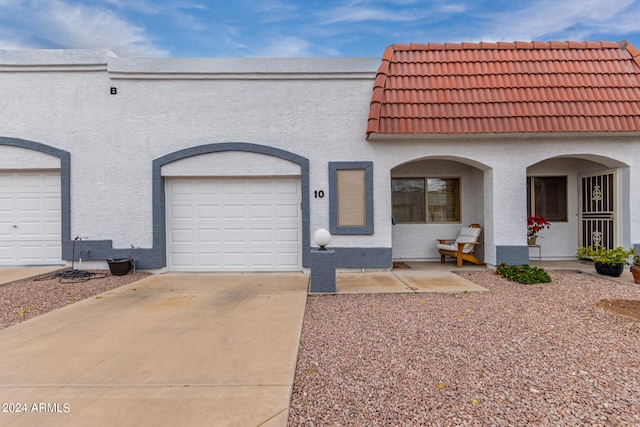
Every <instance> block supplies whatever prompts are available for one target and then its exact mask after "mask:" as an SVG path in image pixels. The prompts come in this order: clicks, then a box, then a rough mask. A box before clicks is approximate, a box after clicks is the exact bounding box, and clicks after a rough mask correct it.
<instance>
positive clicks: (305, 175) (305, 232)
mask: <svg viewBox="0 0 640 427" xmlns="http://www.w3.org/2000/svg"><path fill="white" fill-rule="evenodd" d="M223 151H244V152H250V153H258V154H265V155H268V156H274V157H279V158H281V159H284V160H288V161H290V162H293V163H296V164H298V165H300V179H301V187H302V248H301V249H302V265H303V266H305V267H307V266H309V262H310V261H309V256H310V245H311V241H310V234H309V227H310V213H309V159H307V158H305V157H302V156H299V155H297V154H293V153H291V152H289V151H285V150H281V149H279V148H274V147H269V146H266V145H259V144H251V143H246V142H223V143H216V144H205V145H199V146H196V147H190V148H185V149H183V150H179V151H175V152H173V153H169V154H167V155H164V156H162V157H160V158H158V159H156V160H154V161H153V196H152V197H153V248H152V250H151V253H149V254H146V256H145V257H144V258H143V259H139V258H138V256H139V255H141V254H139V253H138V250H136V255H138V256H136V263H137V264H138V266H139V267H140V268H161V267H165V266H166V265H167V259H166V258H167V251H166V247H167V236H166V215H165V202H166V199H165V191H164V178H163V177H162V171H161V169H162V166H164V165H166V164H168V163H171V162H175V161H176V160H182V159H185V158H187V157H193V156H198V155H200V154H209V153H219V152H223Z"/></svg>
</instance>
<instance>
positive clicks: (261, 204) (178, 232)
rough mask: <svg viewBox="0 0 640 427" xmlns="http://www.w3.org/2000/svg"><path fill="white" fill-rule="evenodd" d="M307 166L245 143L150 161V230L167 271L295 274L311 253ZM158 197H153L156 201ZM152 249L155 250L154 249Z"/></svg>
mask: <svg viewBox="0 0 640 427" xmlns="http://www.w3.org/2000/svg"><path fill="white" fill-rule="evenodd" d="M308 173H309V168H308V160H307V159H305V158H303V157H301V156H298V155H295V154H292V153H289V152H286V151H284V150H280V149H276V148H273V147H267V146H262V145H257V144H248V143H221V144H210V145H203V146H199V147H193V148H189V149H186V150H182V151H179V152H176V153H172V154H169V155H167V156H164V157H162V158H160V159H158V160H156V161H155V162H154V174H157V177H154V183H156V182H158V183H160V182H161V183H162V185H157V186H156V187H157V188H156V190H155V191H154V192H155V193H157V197H158V198H159V200H161V201H162V205H161V206H163V207H164V209H163V210H162V211H160V210H159V209H155V207H154V215H157V216H158V219H160V220H161V221H154V222H155V223H158V222H160V223H161V224H162V225H163V228H162V229H157V230H156V229H155V227H156V225H155V224H154V235H158V236H159V239H160V240H161V241H159V242H158V243H160V245H161V246H162V247H165V248H166V257H167V258H166V266H167V268H168V269H169V270H171V271H300V270H302V267H303V266H304V265H306V262H307V260H306V258H307V256H308V255H307V252H308V248H309V231H308V230H309V209H308V203H309V201H308ZM154 195H156V194H154ZM154 246H155V245H154Z"/></svg>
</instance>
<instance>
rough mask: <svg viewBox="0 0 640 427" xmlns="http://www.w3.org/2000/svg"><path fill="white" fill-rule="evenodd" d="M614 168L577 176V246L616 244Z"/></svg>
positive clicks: (608, 245) (607, 245)
mask: <svg viewBox="0 0 640 427" xmlns="http://www.w3.org/2000/svg"><path fill="white" fill-rule="evenodd" d="M617 190H618V180H617V173H616V171H615V170H612V171H606V172H599V173H595V174H589V175H580V210H579V212H578V214H579V216H580V221H579V222H580V233H579V235H580V242H579V243H580V246H595V247H600V246H605V247H607V248H608V249H611V248H614V247H616V246H617V243H618V242H617V233H616V230H617V219H616V213H617V212H616V210H617V193H618V191H617Z"/></svg>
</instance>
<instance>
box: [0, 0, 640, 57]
mask: <svg viewBox="0 0 640 427" xmlns="http://www.w3.org/2000/svg"><path fill="white" fill-rule="evenodd" d="M623 39H626V40H629V41H630V42H631V43H632V44H633V45H634V46H636V47H637V48H639V49H640V0H615V1H613V0H530V1H519V0H431V1H418V0H387V1H374V0H352V1H337V0H335V1H334V0H305V1H294V0H264V1H260V0H209V1H207V0H164V1H153V0H92V1H90V0H0V49H30V48H58V49H62V48H68V49H72V48H78V49H86V48H109V49H111V50H112V51H114V52H115V53H116V54H117V55H119V56H129V57H131V56H132V57H340V56H370V57H371V56H373V57H379V56H381V55H382V53H383V51H384V49H385V47H386V46H388V45H390V44H393V43H410V42H417V43H427V42H435V43H444V42H452V43H457V42H462V41H466V42H478V41H514V40H519V41H531V40H540V41H548V40H558V41H565V40H574V41H582V40H591V41H599V40H607V41H619V40H623Z"/></svg>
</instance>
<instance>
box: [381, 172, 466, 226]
mask: <svg viewBox="0 0 640 427" xmlns="http://www.w3.org/2000/svg"><path fill="white" fill-rule="evenodd" d="M395 179H406V180H422V181H423V183H424V185H423V191H424V195H423V200H424V218H423V219H422V220H418V221H398V220H397V219H395V217H394V221H396V223H397V224H461V223H462V177H461V176H394V177H391V193H392V196H391V197H392V199H393V180H395ZM430 179H440V180H445V181H446V180H457V182H458V198H457V201H456V202H457V206H456V207H457V214H458V215H457V219H454V220H451V221H429V197H428V194H429V180H430ZM391 215H393V202H392V206H391Z"/></svg>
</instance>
